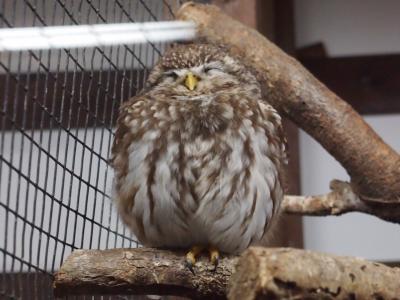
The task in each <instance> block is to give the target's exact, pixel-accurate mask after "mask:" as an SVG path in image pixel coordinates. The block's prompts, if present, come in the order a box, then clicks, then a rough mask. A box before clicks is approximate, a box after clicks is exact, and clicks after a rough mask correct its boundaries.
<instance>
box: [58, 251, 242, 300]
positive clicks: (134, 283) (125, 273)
mask: <svg viewBox="0 0 400 300" xmlns="http://www.w3.org/2000/svg"><path fill="white" fill-rule="evenodd" d="M183 258H184V253H183V252H173V251H168V250H157V249H152V248H136V249H111V250H75V251H74V252H73V253H72V254H71V255H70V256H69V257H68V258H67V260H66V261H65V262H64V264H63V265H62V266H61V269H60V270H59V271H58V272H57V274H56V276H55V281H54V293H55V295H56V296H58V297H61V296H66V295H107V294H110V295H125V294H135V295H146V294H151V295H175V296H186V297H189V298H199V299H224V298H225V297H226V296H225V295H226V288H227V283H228V280H229V278H230V276H231V274H232V272H233V269H234V266H235V264H236V262H237V259H238V258H237V257H236V258H235V257H231V258H223V259H221V261H220V264H219V266H218V270H217V271H216V272H213V271H212V268H213V266H212V265H211V264H210V263H209V262H208V260H207V258H206V257H203V258H201V259H200V261H199V262H198V263H196V269H195V271H196V274H195V275H193V274H192V273H191V272H190V271H189V270H188V269H187V268H186V267H185V266H184V264H183V261H184V259H183Z"/></svg>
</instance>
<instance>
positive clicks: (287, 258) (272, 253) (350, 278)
mask: <svg viewBox="0 0 400 300" xmlns="http://www.w3.org/2000/svg"><path fill="white" fill-rule="evenodd" d="M229 286H230V288H229V294H228V296H229V297H228V298H229V299H232V300H236V299H237V300H239V299H240V300H253V299H258V300H260V299H268V300H271V299H325V300H329V299H332V300H333V299H334V300H341V299H342V300H345V299H346V300H347V299H376V300H377V299H400V298H399V297H400V296H399V295H400V269H399V268H390V267H387V266H384V265H382V264H378V263H373V262H368V261H365V260H363V259H358V258H353V257H340V256H334V255H328V254H322V253H316V252H311V251H305V250H299V249H289V248H275V249H273V248H270V249H268V248H250V249H248V250H247V251H246V252H245V253H243V255H242V257H241V258H240V260H239V262H238V264H237V267H236V271H235V272H234V274H233V275H232V278H231V280H230V284H229Z"/></svg>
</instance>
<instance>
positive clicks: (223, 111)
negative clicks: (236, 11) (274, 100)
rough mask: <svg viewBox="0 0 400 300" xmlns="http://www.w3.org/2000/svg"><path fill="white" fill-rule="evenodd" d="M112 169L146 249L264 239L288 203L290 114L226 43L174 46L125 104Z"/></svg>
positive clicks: (230, 247)
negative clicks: (286, 126)
mask: <svg viewBox="0 0 400 300" xmlns="http://www.w3.org/2000/svg"><path fill="white" fill-rule="evenodd" d="M111 163H112V166H113V168H114V170H115V178H114V199H115V202H116V205H117V207H118V210H119V213H120V215H121V217H122V220H123V221H124V222H125V224H126V225H127V226H128V227H129V228H130V229H131V230H132V231H133V233H134V234H135V235H136V237H137V239H138V240H139V241H140V242H141V243H142V244H143V245H145V246H149V247H161V248H183V249H187V250H188V252H187V254H186V256H185V261H186V265H187V266H188V267H189V269H190V270H192V271H193V266H194V264H195V262H196V258H197V256H198V255H199V254H200V253H201V252H203V251H208V254H209V256H210V260H211V263H212V264H213V265H214V266H215V267H216V266H217V264H218V260H219V257H220V252H221V253H234V254H238V253H240V252H242V251H243V250H244V249H246V248H247V247H249V246H250V245H252V244H255V243H258V242H260V241H261V240H263V239H265V236H266V235H267V234H268V232H269V231H270V229H271V227H272V225H273V224H274V220H276V218H277V216H278V215H279V211H280V203H281V201H282V198H283V167H284V164H285V163H286V150H285V137H284V133H283V130H282V125H281V117H280V116H279V114H278V113H277V111H276V110H275V109H274V108H273V107H272V106H271V105H269V104H268V99H265V98H263V96H262V94H261V88H260V85H259V83H258V82H257V80H256V78H255V76H254V75H253V74H252V73H251V71H250V70H249V69H247V68H246V67H245V66H244V65H243V64H241V63H240V61H239V60H238V59H235V58H233V57H231V56H230V55H229V54H228V53H227V51H226V50H225V49H224V48H223V47H220V46H215V45H210V44H201V43H193V44H183V45H176V46H174V47H172V48H171V49H170V50H169V51H167V52H166V53H165V55H164V56H163V57H162V58H161V59H160V61H159V62H158V64H157V65H156V66H155V67H154V69H153V70H152V72H151V73H150V75H149V78H148V82H147V87H146V88H145V89H144V90H143V91H142V92H141V93H140V94H138V95H137V96H135V97H133V98H132V99H130V100H129V101H127V102H125V103H124V104H123V105H122V106H121V108H120V113H119V117H118V120H117V128H116V134H115V140H114V144H113V147H112V157H111Z"/></svg>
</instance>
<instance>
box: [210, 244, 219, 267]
mask: <svg viewBox="0 0 400 300" xmlns="http://www.w3.org/2000/svg"><path fill="white" fill-rule="evenodd" d="M208 252H209V254H210V261H211V263H212V264H213V265H214V269H213V271H214V272H215V271H216V270H217V268H218V264H219V251H218V249H217V248H215V247H209V248H208Z"/></svg>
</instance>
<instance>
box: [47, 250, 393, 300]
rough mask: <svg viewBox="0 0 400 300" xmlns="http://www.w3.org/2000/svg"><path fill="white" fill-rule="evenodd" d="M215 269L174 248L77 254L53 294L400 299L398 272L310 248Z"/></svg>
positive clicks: (248, 257) (252, 255)
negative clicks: (190, 261) (187, 261)
mask: <svg viewBox="0 0 400 300" xmlns="http://www.w3.org/2000/svg"><path fill="white" fill-rule="evenodd" d="M235 266H236V267H235ZM212 268H213V266H211V265H210V263H209V262H208V259H207V258H206V257H203V258H202V259H201V260H200V261H199V262H198V263H197V264H196V269H195V271H196V274H195V275H193V274H192V273H191V272H190V271H189V270H187V269H186V267H185V266H184V264H183V253H182V252H173V251H168V250H159V249H151V248H136V249H112V250H76V251H74V252H73V253H72V254H71V255H70V256H69V257H68V258H67V260H66V261H65V262H64V264H63V265H62V267H61V269H60V270H59V272H57V274H56V275H55V281H54V292H55V295H56V296H58V297H61V296H67V295H132V294H135V295H143V294H152V295H174V296H185V297H189V298H192V299H225V298H226V297H227V295H229V299H244V300H245V299H262V297H267V296H270V297H271V298H268V299H399V298H398V297H399V295H400V269H399V268H390V267H386V266H384V265H381V264H378V263H373V262H368V261H365V260H362V259H358V258H351V257H339V256H334V255H328V254H321V253H315V252H310V251H305V250H298V249H291V248H259V247H254V248H249V249H248V250H247V251H245V252H244V253H243V255H242V256H241V257H240V258H239V257H224V258H222V260H221V262H220V265H219V266H218V269H217V271H216V272H214V271H212ZM257 297H261V298H257ZM296 297H297V298H296ZM307 297H308V298H307ZM324 297H325V298H324ZM334 297H336V298H334ZM346 297H347V298H346ZM374 297H375V298H374ZM396 297H397V298H396Z"/></svg>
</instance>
